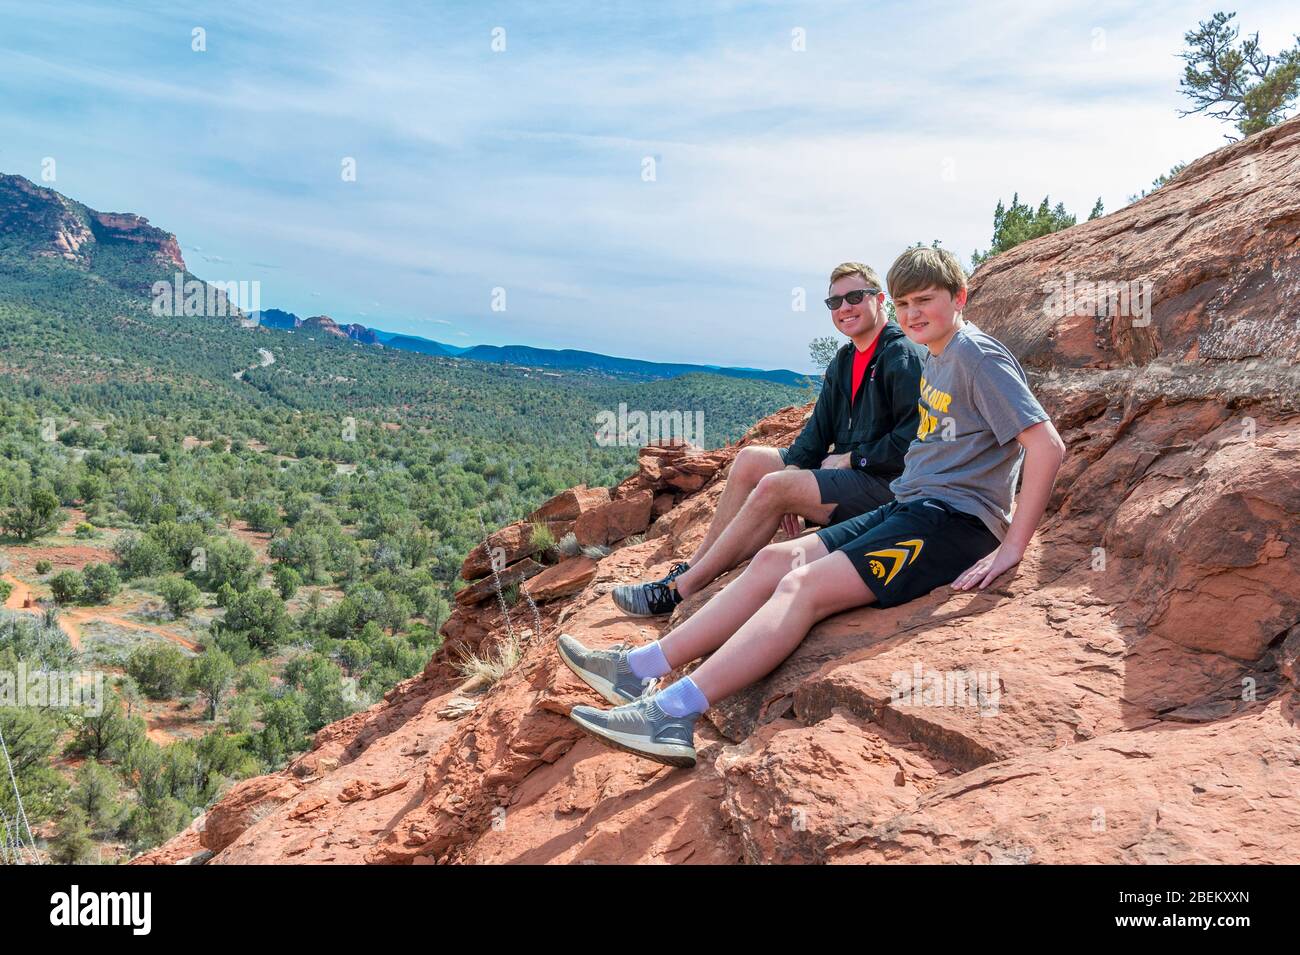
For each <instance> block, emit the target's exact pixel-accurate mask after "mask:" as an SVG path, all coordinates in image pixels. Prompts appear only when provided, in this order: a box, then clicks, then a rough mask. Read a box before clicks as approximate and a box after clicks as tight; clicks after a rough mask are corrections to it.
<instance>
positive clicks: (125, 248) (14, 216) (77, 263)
mask: <svg viewBox="0 0 1300 955" xmlns="http://www.w3.org/2000/svg"><path fill="white" fill-rule="evenodd" d="M4 252H21V253H22V254H25V255H29V256H32V257H34V258H36V259H38V260H40V259H45V260H47V261H53V262H60V261H61V262H63V263H66V264H68V265H71V266H72V267H73V268H76V269H78V270H81V271H84V272H88V273H91V274H94V275H96V276H98V277H100V278H102V279H105V280H107V281H109V282H110V283H112V284H113V285H116V286H118V287H119V288H122V289H123V290H126V291H129V292H132V293H140V294H148V292H149V289H150V288H151V286H152V285H153V284H154V283H155V282H156V281H158V280H159V279H170V278H171V276H172V274H173V273H181V274H182V275H183V276H184V279H185V280H187V281H188V280H196V281H199V282H201V281H202V279H199V277H198V276H196V275H194V274H193V273H192V272H190V270H189V268H188V267H187V266H186V264H185V259H184V257H183V256H182V254H181V248H180V244H179V243H178V242H177V241H176V236H174V235H173V234H172V233H170V232H165V231H164V230H162V229H159V228H157V227H155V226H152V225H150V224H149V220H148V219H145V218H143V217H141V216H137V215H132V214H129V213H115V212H97V211H95V210H94V209H91V208H89V207H88V206H86V205H83V204H82V203H80V202H77V201H76V200H74V199H69V198H68V197H66V196H64V195H62V194H60V193H58V192H56V191H54V190H53V189H50V188H48V187H46V186H40V185H37V184H36V183H34V182H32V181H31V180H29V179H26V178H24V177H22V176H13V175H6V174H4V173H0V253H4ZM218 284H219V283H218ZM186 294H188V293H186ZM181 297H182V296H181V295H180V293H179V292H178V295H177V300H178V302H179V299H180V298H181ZM177 307H179V304H178V305H177ZM232 308H233V306H232ZM233 312H234V314H236V315H237V316H238V317H240V318H243V317H244V316H243V313H242V312H239V310H238V309H234V310H233ZM187 314H188V313H187ZM251 317H253V318H256V319H257V321H258V324H260V325H262V326H264V327H266V328H275V329H282V330H285V331H305V332H309V333H315V334H320V335H324V336H328V337H331V338H339V339H351V340H352V341H355V342H360V343H361V344H365V345H374V346H382V347H384V348H395V349H399V350H401V351H410V352H419V353H420V354H424V355H432V356H437V357H440V358H464V359H468V360H471V361H481V362H488V363H491V364H498V365H500V364H509V365H526V366H531V367H535V368H554V369H558V370H564V371H572V372H594V373H597V374H605V375H610V376H612V377H620V378H637V379H648V380H656V379H663V378H675V377H677V376H679V375H687V374H692V373H699V372H704V373H708V374H714V375H723V376H725V377H729V378H745V379H752V380H759V381H771V382H776V383H778V384H783V385H796V386H801V385H804V384H806V383H807V381H808V376H806V375H801V374H798V373H797V372H793V371H786V370H783V369H779V370H776V371H763V370H761V369H757V368H724V367H718V366H716V365H692V364H673V363H665V362H654V361H642V360H640V359H636V358H616V357H613V356H610V355H600V354H597V353H595V352H587V351H575V350H572V349H563V350H556V349H550V348H533V347H531V346H528V345H473V346H459V345H449V344H447V343H445V342H438V341H433V340H432V339H428V338H421V337H420V336H418V335H406V334H400V333H397V332H388V331H383V330H382V329H377V328H367V327H366V326H364V325H359V324H357V323H355V322H354V323H351V324H340V323H339V322H337V321H335V320H334V319H333V318H331V317H330V316H328V315H314V316H311V317H310V318H305V319H304V318H299V317H298V316H297V315H294V314H293V313H292V312H286V311H283V310H281V309H276V308H268V309H264V310H262V311H260V312H254V313H252V316H251Z"/></svg>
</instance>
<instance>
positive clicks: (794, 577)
mask: <svg viewBox="0 0 1300 955" xmlns="http://www.w3.org/2000/svg"><path fill="white" fill-rule="evenodd" d="M812 589H813V588H812V565H811V564H801V565H799V566H798V567H793V568H791V570H790V571H789V572H788V573H787V574H786V575H785V576H784V577H782V578H781V582H780V583H779V584H777V585H776V596H779V597H786V598H788V599H791V600H801V599H803V598H805V597H807V596H808V595H809V593H810V591H811V590H812Z"/></svg>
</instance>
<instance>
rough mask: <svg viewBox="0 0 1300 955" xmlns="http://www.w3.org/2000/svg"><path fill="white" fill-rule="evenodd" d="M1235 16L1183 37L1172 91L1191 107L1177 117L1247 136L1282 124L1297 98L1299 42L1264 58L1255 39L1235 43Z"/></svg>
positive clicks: (1222, 17) (1220, 16) (1207, 23)
mask: <svg viewBox="0 0 1300 955" xmlns="http://www.w3.org/2000/svg"><path fill="white" fill-rule="evenodd" d="M1235 16H1236V14H1235V13H1216V14H1214V16H1212V17H1210V19H1208V20H1203V21H1201V22H1200V23H1198V24H1197V27H1196V29H1195V30H1189V31H1187V34H1186V35H1185V36H1184V38H1183V39H1184V40H1185V41H1186V43H1187V49H1186V50H1185V51H1184V52H1183V53H1182V54H1180V55H1181V56H1182V59H1183V61H1184V64H1185V66H1184V68H1183V78H1182V79H1181V80H1180V81H1179V83H1178V86H1179V89H1180V91H1181V92H1182V94H1183V95H1184V96H1186V97H1187V98H1188V99H1189V100H1191V101H1192V103H1194V104H1195V105H1194V107H1193V108H1192V109H1189V110H1185V111H1183V112H1182V114H1181V115H1183V116H1189V115H1191V114H1193V113H1204V114H1205V115H1207V116H1212V117H1213V118H1215V119H1220V120H1223V121H1224V122H1228V123H1232V124H1233V126H1234V127H1235V128H1236V130H1237V132H1239V133H1241V135H1242V136H1249V135H1250V134H1251V133H1258V132H1260V131H1261V130H1264V129H1268V128H1269V127H1270V126H1276V125H1277V124H1278V123H1280V122H1282V120H1283V119H1285V118H1286V113H1287V111H1288V110H1289V109H1290V108H1291V106H1292V104H1293V103H1294V101H1295V98H1296V96H1297V95H1298V94H1300V36H1298V37H1296V45H1295V46H1293V47H1292V48H1291V49H1289V50H1281V51H1280V52H1278V53H1277V54H1276V55H1273V56H1270V55H1268V54H1266V53H1264V52H1263V51H1262V50H1261V49H1260V48H1259V34H1258V33H1256V34H1254V35H1252V36H1250V37H1247V38H1246V39H1245V40H1241V41H1240V42H1238V38H1239V36H1240V30H1239V29H1238V28H1237V27H1236V26H1235V25H1233V23H1232V19H1233V17H1235ZM1228 138H1229V139H1232V138H1233V137H1231V136H1229V137H1228Z"/></svg>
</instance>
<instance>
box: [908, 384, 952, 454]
mask: <svg viewBox="0 0 1300 955" xmlns="http://www.w3.org/2000/svg"><path fill="white" fill-rule="evenodd" d="M926 405H929V408H927V407H926ZM951 405H952V395H950V394H948V392H946V391H940V390H939V389H938V388H936V387H934V385H932V384H930V383H929V382H927V381H926V380H925V376H924V375H922V376H921V400H920V401H918V402H917V403H916V408H917V411H919V412H920V414H921V420H920V423H919V424H918V425H917V426H916V439H917V440H918V441H924V440H925V439H926V438H928V437H929V436H930V435H931V434H933V433H934V430H935V429H936V428H937V427H939V418H938V415H941V414H947V413H948V408H949V406H951ZM930 409H934V410H933V411H931V410H930Z"/></svg>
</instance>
